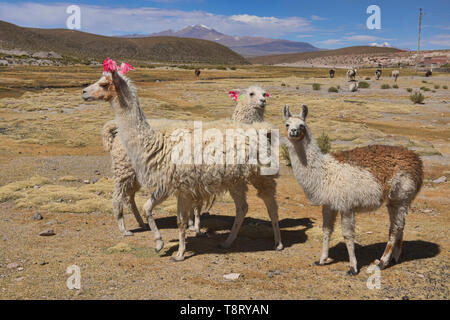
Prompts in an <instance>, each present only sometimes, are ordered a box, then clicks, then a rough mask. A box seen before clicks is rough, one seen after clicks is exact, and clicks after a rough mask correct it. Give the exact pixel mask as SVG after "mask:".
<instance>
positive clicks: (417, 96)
mask: <svg viewBox="0 0 450 320" xmlns="http://www.w3.org/2000/svg"><path fill="white" fill-rule="evenodd" d="M409 99H411V101H412V102H414V103H420V104H422V103H423V101H424V100H425V96H424V95H423V94H422V93H421V92H419V91H416V92H414V93H413V94H412V95H410V96H409Z"/></svg>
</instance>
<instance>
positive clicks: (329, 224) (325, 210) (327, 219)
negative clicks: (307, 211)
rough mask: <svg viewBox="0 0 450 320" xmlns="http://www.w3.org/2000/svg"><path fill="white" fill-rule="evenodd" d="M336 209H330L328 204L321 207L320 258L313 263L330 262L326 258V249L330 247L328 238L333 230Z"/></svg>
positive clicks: (320, 264)
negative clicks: (321, 233) (321, 237)
mask: <svg viewBox="0 0 450 320" xmlns="http://www.w3.org/2000/svg"><path fill="white" fill-rule="evenodd" d="M336 216H337V211H334V210H331V209H330V207H328V206H323V207H322V218H323V239H322V254H321V256H320V260H319V261H317V262H314V265H318V266H323V265H324V264H326V263H328V262H330V260H329V259H328V250H329V248H330V238H331V235H332V234H333V231H334V223H335V222H336Z"/></svg>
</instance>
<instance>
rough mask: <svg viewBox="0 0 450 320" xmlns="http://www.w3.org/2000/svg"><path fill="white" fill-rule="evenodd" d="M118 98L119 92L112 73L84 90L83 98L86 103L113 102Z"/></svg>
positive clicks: (103, 76)
mask: <svg viewBox="0 0 450 320" xmlns="http://www.w3.org/2000/svg"><path fill="white" fill-rule="evenodd" d="M116 96H117V91H116V88H115V86H114V82H113V75H112V73H108V74H104V75H102V77H101V78H100V80H98V81H97V82H95V83H94V84H91V85H90V86H89V87H87V88H84V89H83V94H82V98H83V99H84V100H85V101H95V100H103V101H111V100H112V99H113V98H115V97H116Z"/></svg>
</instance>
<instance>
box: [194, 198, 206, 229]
mask: <svg viewBox="0 0 450 320" xmlns="http://www.w3.org/2000/svg"><path fill="white" fill-rule="evenodd" d="M201 212H202V206H201V205H197V206H195V208H194V220H195V221H194V230H195V234H196V236H197V237H201V236H204V234H203V233H202V232H201V231H200V213H201Z"/></svg>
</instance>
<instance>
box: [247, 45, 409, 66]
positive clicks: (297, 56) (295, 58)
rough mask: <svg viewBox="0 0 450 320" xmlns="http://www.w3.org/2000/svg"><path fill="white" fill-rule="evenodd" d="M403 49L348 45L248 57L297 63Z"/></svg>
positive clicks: (263, 61) (251, 59)
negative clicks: (328, 48) (321, 49)
mask: <svg viewBox="0 0 450 320" xmlns="http://www.w3.org/2000/svg"><path fill="white" fill-rule="evenodd" d="M401 51H402V50H399V49H396V48H385V47H371V46H354V47H346V48H341V49H336V50H324V51H316V52H301V53H289V54H278V55H270V56H263V57H252V58H248V60H249V61H250V62H251V63H254V64H268V65H272V64H280V63H295V62H299V61H303V60H308V59H316V58H324V57H332V56H341V55H342V56H344V55H358V54H389V53H397V52H401Z"/></svg>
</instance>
